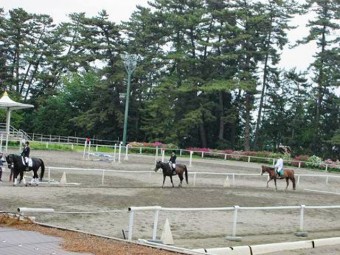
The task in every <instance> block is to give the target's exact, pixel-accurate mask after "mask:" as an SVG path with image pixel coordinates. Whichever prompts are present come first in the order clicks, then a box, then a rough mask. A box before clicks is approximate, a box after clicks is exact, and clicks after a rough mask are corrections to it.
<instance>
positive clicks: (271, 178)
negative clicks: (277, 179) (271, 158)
mask: <svg viewBox="0 0 340 255" xmlns="http://www.w3.org/2000/svg"><path fill="white" fill-rule="evenodd" d="M271 180H273V178H270V179H269V180H268V181H267V188H269V185H268V183H269V182H270V181H271Z"/></svg>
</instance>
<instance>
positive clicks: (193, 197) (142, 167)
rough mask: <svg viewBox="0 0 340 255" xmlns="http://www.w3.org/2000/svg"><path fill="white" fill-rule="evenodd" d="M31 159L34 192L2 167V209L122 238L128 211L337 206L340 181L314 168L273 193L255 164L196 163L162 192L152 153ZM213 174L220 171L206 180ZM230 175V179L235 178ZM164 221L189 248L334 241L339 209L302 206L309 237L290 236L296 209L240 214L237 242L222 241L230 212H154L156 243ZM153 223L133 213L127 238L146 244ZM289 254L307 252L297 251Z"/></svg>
mask: <svg viewBox="0 0 340 255" xmlns="http://www.w3.org/2000/svg"><path fill="white" fill-rule="evenodd" d="M32 156H33V157H39V158H42V159H43V160H44V162H45V165H46V170H45V175H44V180H45V182H44V183H42V184H40V185H39V186H38V187H31V186H28V187H25V186H24V185H21V186H18V187H13V186H12V184H11V183H9V182H8V170H7V169H6V168H5V172H4V174H3V180H4V182H2V183H0V194H1V196H0V210H2V211H6V212H11V213H13V212H16V211H17V208H19V207H33V208H53V209H54V210H55V213H32V214H31V216H34V217H36V221H37V222H42V223H46V224H50V225H55V226H59V227H66V228H70V229H75V230H81V231H85V232H90V233H94V234H99V235H105V236H111V237H117V238H123V237H124V235H125V236H126V235H127V234H128V233H127V230H128V225H129V212H128V208H129V207H138V206H155V205H157V206H162V207H165V208H206V207H209V208H220V207H232V206H235V205H238V206H240V207H263V206H265V207H266V206H296V205H308V206H319V205H339V204H340V203H339V202H340V200H339V198H340V197H339V193H340V178H329V179H328V180H327V179H326V177H315V175H321V174H326V173H322V172H317V171H312V170H305V169H296V170H295V173H296V174H310V175H314V176H301V177H300V179H299V183H298V185H297V190H296V191H293V190H292V187H291V184H290V187H289V188H288V190H287V191H284V188H285V185H286V184H285V181H283V180H280V181H278V191H275V190H274V186H273V183H270V184H269V188H268V189H267V188H266V181H267V177H266V176H260V165H259V164H256V163H247V162H236V161H225V160H207V159H199V158H197V159H194V160H193V162H192V166H190V167H189V184H188V185H187V184H186V183H185V182H184V183H183V187H182V188H178V187H177V185H178V183H179V180H178V178H177V177H174V183H175V185H176V187H175V188H172V187H171V183H170V181H169V179H166V181H165V187H164V188H161V185H162V181H163V176H162V174H161V173H160V172H158V173H155V172H154V171H153V169H154V165H155V160H156V158H155V157H154V156H143V155H140V154H135V155H129V157H128V160H124V156H122V157H121V162H118V158H116V159H115V162H113V158H112V157H107V155H100V156H99V157H93V156H91V157H89V158H87V157H85V158H86V159H84V158H83V153H79V152H78V153H77V152H55V151H33V152H32ZM157 160H160V157H159V158H157ZM177 161H178V162H179V163H184V164H187V165H189V162H188V159H186V158H181V157H178V160H177ZM71 168H72V169H71ZM75 168H78V169H75ZM104 170H115V171H104ZM119 171H121V172H119ZM123 171H124V172H123ZM125 171H128V172H125ZM212 172H213V173H219V174H215V175H212V174H210V173H212ZM64 173H65V174H64ZM232 173H235V174H236V175H234V177H235V179H233V176H232ZM63 174H64V178H65V177H66V179H67V183H68V184H67V185H56V184H55V183H54V182H51V183H50V184H48V183H47V182H46V181H47V180H48V179H49V177H50V180H55V181H57V182H59V181H61V180H62V176H63ZM226 174H228V178H227V175H226ZM237 174H251V175H248V176H244V175H240V176H238V175H237ZM331 175H336V174H331ZM27 176H30V174H28V175H27ZM337 176H339V175H337ZM27 179H28V178H27ZM64 180H65V179H64ZM327 181H328V183H327ZM319 191H322V192H319ZM326 192H327V193H326ZM166 219H168V220H169V223H170V227H171V233H172V236H173V239H174V245H175V246H177V247H182V248H188V249H198V248H210V247H225V246H239V245H251V244H263V243H275V242H287V241H301V240H310V239H317V238H327V237H335V236H340V209H306V210H305V217H304V230H305V231H307V232H308V237H297V236H295V235H294V233H295V232H296V231H298V229H299V220H300V212H299V210H297V209H285V210H239V211H238V223H237V232H236V236H238V237H242V240H241V241H240V242H235V241H228V240H227V239H226V236H230V235H232V224H233V211H217V210H215V211H178V210H164V211H160V213H159V220H158V228H157V238H160V236H161V233H162V230H163V227H164V223H165V221H166ZM153 224H154V212H153V211H137V212H135V215H134V226H133V240H137V239H151V237H152V231H153ZM328 249H329V252H330V253H329V254H336V253H337V252H340V247H330V248H328ZM333 252H335V253H333ZM323 253H324V252H323ZM280 254H284V253H280ZM287 254H313V253H299V251H297V252H296V253H292V252H290V253H287ZM324 254H327V253H324Z"/></svg>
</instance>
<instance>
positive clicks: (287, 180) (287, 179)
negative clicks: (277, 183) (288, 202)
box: [286, 177, 289, 190]
mask: <svg viewBox="0 0 340 255" xmlns="http://www.w3.org/2000/svg"><path fill="white" fill-rule="evenodd" d="M286 182H287V186H286V190H287V188H288V186H289V178H288V177H286Z"/></svg>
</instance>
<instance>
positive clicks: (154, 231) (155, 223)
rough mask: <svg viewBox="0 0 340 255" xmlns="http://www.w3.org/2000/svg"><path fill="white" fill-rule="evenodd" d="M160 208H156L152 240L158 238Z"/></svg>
mask: <svg viewBox="0 0 340 255" xmlns="http://www.w3.org/2000/svg"><path fill="white" fill-rule="evenodd" d="M159 210H160V209H158V208H157V209H156V210H155V218H154V221H153V231H152V240H156V238H157V225H158V216H159Z"/></svg>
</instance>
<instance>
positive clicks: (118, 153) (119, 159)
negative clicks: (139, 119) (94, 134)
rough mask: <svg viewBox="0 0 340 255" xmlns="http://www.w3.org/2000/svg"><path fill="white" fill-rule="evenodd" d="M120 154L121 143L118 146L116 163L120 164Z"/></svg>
mask: <svg viewBox="0 0 340 255" xmlns="http://www.w3.org/2000/svg"><path fill="white" fill-rule="evenodd" d="M121 153H122V143H120V144H119V148H118V163H120V155H121Z"/></svg>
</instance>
